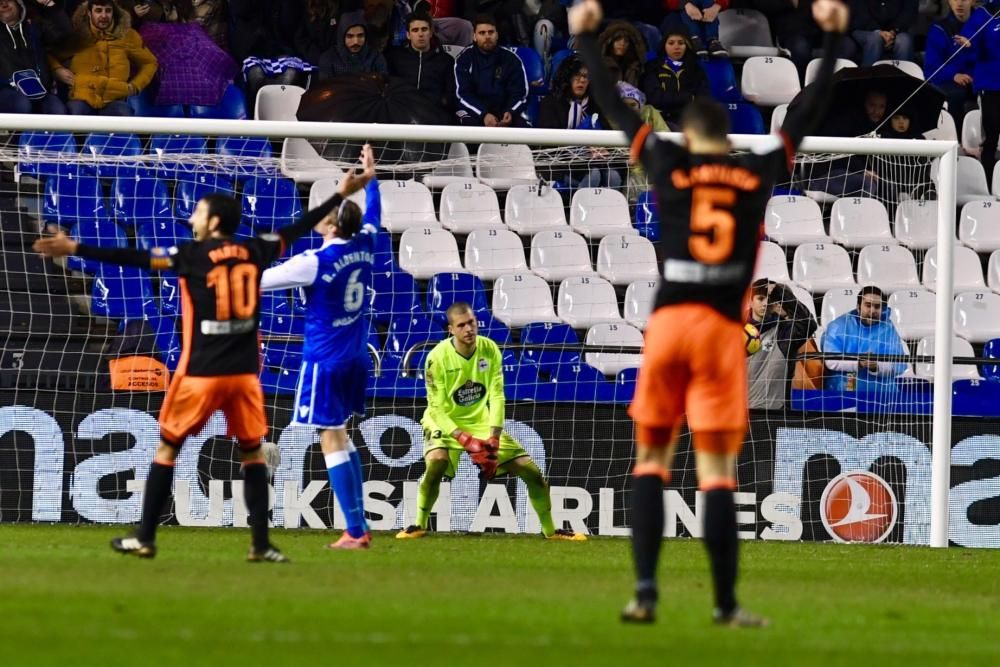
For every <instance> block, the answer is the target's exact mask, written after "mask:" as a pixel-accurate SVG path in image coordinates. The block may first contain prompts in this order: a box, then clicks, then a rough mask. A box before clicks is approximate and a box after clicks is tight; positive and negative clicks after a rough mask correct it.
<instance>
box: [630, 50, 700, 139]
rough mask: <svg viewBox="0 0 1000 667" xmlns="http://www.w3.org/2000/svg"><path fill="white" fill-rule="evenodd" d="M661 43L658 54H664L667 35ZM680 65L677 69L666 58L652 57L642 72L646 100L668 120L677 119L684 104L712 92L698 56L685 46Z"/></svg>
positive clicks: (678, 119) (676, 120) (674, 120)
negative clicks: (685, 50)
mask: <svg viewBox="0 0 1000 667" xmlns="http://www.w3.org/2000/svg"><path fill="white" fill-rule="evenodd" d="M669 36H670V35H669V34H668V35H667V36H665V37H664V38H663V43H662V44H660V53H666V46H667V37H669ZM682 62H683V65H682V66H681V68H680V69H679V70H677V71H676V72H675V71H674V69H673V68H672V67H671V66H670V65H669V64H667V57H666V56H665V55H664V56H663V57H661V58H657V59H656V60H653V61H652V62H650V63H649V64H647V65H646V68H645V70H644V71H643V74H642V86H641V87H642V92H644V93H646V101H647V102H648V103H649V104H651V105H653V106H654V107H656V108H657V109H659V110H660V113H662V114H663V117H664V119H666V120H667V121H672V122H675V123H676V122H678V121H680V117H681V111H683V110H684V107H685V105H687V103H688V102H690V101H691V100H693V99H694V98H695V97H698V96H702V95H705V96H708V95H711V94H712V91H711V89H710V88H709V86H708V76H707V75H706V74H705V70H704V68H702V66H701V65H700V64H699V63H698V58H697V57H696V56H695V55H694V53H693V52H692V51H691V48H690V47H688V50H687V52H686V53H685V55H684V60H683V61H682Z"/></svg>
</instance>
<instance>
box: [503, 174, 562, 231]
mask: <svg viewBox="0 0 1000 667" xmlns="http://www.w3.org/2000/svg"><path fill="white" fill-rule="evenodd" d="M504 220H505V221H506V223H507V226H508V227H509V228H510V229H512V230H514V231H515V232H517V233H518V234H521V235H522V236H528V235H531V234H535V233H536V232H541V231H545V230H548V229H554V228H555V229H558V228H560V227H561V228H564V229H565V228H567V226H568V225H567V223H566V208H565V206H563V200H562V197H561V196H560V195H559V192H558V191H557V190H556V189H555V188H552V187H549V186H539V185H537V184H536V185H515V186H514V187H512V188H511V189H510V190H508V191H507V203H506V204H505V205H504Z"/></svg>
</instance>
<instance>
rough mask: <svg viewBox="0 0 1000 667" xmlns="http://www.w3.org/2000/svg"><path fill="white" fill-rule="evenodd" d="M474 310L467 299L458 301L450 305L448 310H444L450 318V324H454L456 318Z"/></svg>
mask: <svg viewBox="0 0 1000 667" xmlns="http://www.w3.org/2000/svg"><path fill="white" fill-rule="evenodd" d="M471 312H473V310H472V306H471V305H469V303H468V302H466V301H456V302H455V303H453V304H451V305H450V306H448V310H446V311H444V314H445V317H447V318H448V324H449V325H450V324H454V323H455V318H457V317H461V316H462V315H465V314H466V313H471Z"/></svg>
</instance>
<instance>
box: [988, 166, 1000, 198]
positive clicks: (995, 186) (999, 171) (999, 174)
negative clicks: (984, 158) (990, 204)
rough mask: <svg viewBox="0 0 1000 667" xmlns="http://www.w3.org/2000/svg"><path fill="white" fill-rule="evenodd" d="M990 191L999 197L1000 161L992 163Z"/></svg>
mask: <svg viewBox="0 0 1000 667" xmlns="http://www.w3.org/2000/svg"><path fill="white" fill-rule="evenodd" d="M990 192H992V193H993V196H994V197H996V198H997V199H1000V162H997V163H996V164H995V165H993V178H992V181H991V186H990Z"/></svg>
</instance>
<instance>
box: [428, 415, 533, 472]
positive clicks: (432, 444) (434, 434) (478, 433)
mask: <svg viewBox="0 0 1000 667" xmlns="http://www.w3.org/2000/svg"><path fill="white" fill-rule="evenodd" d="M468 433H471V434H472V435H473V436H475V437H477V438H481V439H483V440H486V439H488V438H489V437H490V429H489V428H488V427H487V428H485V429H469V430H468ZM435 449H447V450H448V469H447V470H446V471H445V473H444V476H445V477H447V478H449V479H451V478H452V477H454V476H455V471H456V470H457V469H458V461H459V459H460V458H461V457H462V454H463V453H464V452H465V448H464V447H462V445H461V444H460V443H459V442H458V440H455V438H453V437H451V435H449V434H447V433H442V432H441V431H440V429H431V428H428V427H427V426H426V425H425V426H424V456H427V452H430V451H433V450H435ZM525 456H530V454H528V450H526V449H525V448H524V447H522V446H521V443H519V442H518V441H517V440H515V439H514V438H512V437H510V436H509V435H507V433H506V431H505V432H503V433H501V434H500V451H499V452H497V458H498V460H499V465H497V475H503V474H505V473H507V472H508V470H507V464H509V463H510V462H511V461H513V460H514V459H519V458H522V457H525Z"/></svg>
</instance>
